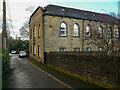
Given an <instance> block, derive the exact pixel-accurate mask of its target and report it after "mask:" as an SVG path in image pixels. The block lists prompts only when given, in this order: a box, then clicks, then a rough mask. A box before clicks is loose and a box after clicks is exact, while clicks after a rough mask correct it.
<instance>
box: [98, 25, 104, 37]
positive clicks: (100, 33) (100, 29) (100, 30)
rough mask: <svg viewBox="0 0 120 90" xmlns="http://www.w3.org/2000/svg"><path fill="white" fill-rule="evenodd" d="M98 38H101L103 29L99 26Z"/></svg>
mask: <svg viewBox="0 0 120 90" xmlns="http://www.w3.org/2000/svg"><path fill="white" fill-rule="evenodd" d="M98 36H99V37H103V28H102V27H101V26H100V27H98Z"/></svg>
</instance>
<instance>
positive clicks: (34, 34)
mask: <svg viewBox="0 0 120 90" xmlns="http://www.w3.org/2000/svg"><path fill="white" fill-rule="evenodd" d="M33 36H34V38H35V37H36V26H34V30H33Z"/></svg>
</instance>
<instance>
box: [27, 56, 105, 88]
mask: <svg viewBox="0 0 120 90" xmlns="http://www.w3.org/2000/svg"><path fill="white" fill-rule="evenodd" d="M26 59H27V60H28V61H30V62H31V63H32V64H34V65H35V66H37V67H38V68H40V69H42V70H44V71H45V72H47V73H49V74H51V75H52V76H54V77H55V78H57V79H59V80H60V81H62V82H63V83H66V84H67V85H69V86H70V87H72V88H102V89H103V87H100V86H97V85H94V84H91V83H89V82H85V81H83V80H81V79H79V78H77V76H76V74H74V73H71V72H69V71H66V70H64V69H61V68H58V67H55V66H51V65H46V64H42V63H40V62H37V61H35V60H34V59H32V58H30V57H26Z"/></svg>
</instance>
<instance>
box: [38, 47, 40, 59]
mask: <svg viewBox="0 0 120 90" xmlns="http://www.w3.org/2000/svg"><path fill="white" fill-rule="evenodd" d="M38 57H40V46H38Z"/></svg>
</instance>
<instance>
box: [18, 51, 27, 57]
mask: <svg viewBox="0 0 120 90" xmlns="http://www.w3.org/2000/svg"><path fill="white" fill-rule="evenodd" d="M26 56H27V53H26V52H25V51H20V52H19V57H26Z"/></svg>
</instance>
